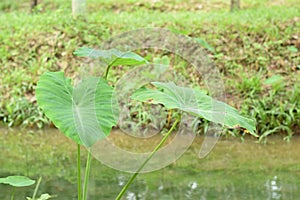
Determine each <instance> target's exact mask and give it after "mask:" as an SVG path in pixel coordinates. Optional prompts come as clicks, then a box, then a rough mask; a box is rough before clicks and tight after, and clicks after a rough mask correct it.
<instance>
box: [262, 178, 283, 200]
mask: <svg viewBox="0 0 300 200" xmlns="http://www.w3.org/2000/svg"><path fill="white" fill-rule="evenodd" d="M265 185H266V188H267V193H268V200H269V199H270V200H273V199H275V200H278V199H282V196H281V186H280V183H279V181H278V178H277V176H274V177H273V178H272V179H271V180H267V182H266V184H265Z"/></svg>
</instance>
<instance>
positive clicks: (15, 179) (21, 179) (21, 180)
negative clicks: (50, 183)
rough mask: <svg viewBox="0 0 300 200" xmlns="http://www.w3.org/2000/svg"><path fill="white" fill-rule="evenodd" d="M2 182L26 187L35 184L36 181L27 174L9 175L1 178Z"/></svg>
mask: <svg viewBox="0 0 300 200" xmlns="http://www.w3.org/2000/svg"><path fill="white" fill-rule="evenodd" d="M0 183H3V184H9V185H11V186H14V187H25V186H30V185H33V184H34V183H35V181H34V180H31V179H30V178H28V177H26V176H8V177H5V178H0Z"/></svg>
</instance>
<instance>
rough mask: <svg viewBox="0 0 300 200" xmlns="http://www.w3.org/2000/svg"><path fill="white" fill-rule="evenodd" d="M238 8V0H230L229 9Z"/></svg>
mask: <svg viewBox="0 0 300 200" xmlns="http://www.w3.org/2000/svg"><path fill="white" fill-rule="evenodd" d="M238 9H240V0H231V4H230V11H231V12H233V11H235V10H238Z"/></svg>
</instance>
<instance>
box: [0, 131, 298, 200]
mask: <svg viewBox="0 0 300 200" xmlns="http://www.w3.org/2000/svg"><path fill="white" fill-rule="evenodd" d="M126 138H127V137H126ZM126 138H125V137H122V134H121V133H119V132H114V133H113V134H112V135H111V139H112V140H114V141H115V142H116V144H118V145H120V146H123V148H128V149H130V148H138V150H139V151H145V149H146V150H149V149H151V148H152V146H153V147H154V144H155V143H156V142H158V141H159V140H160V137H159V136H157V137H155V138H152V139H151V140H149V141H148V142H147V141H144V143H143V145H138V143H137V142H136V143H134V144H135V145H132V144H133V143H132V141H128V140H127V139H126ZM202 141H203V138H202V137H200V136H199V137H197V138H196V140H195V141H194V143H193V145H192V146H191V147H190V148H189V149H188V151H187V152H186V153H185V154H184V155H183V156H182V157H181V158H180V159H179V160H177V161H176V162H174V163H172V164H171V165H170V166H168V167H166V168H164V169H162V170H159V171H155V172H151V173H145V174H140V175H139V176H138V178H137V180H136V181H135V182H134V184H133V185H132V187H130V188H129V191H128V192H127V194H126V197H125V198H124V199H129V200H135V199H136V200H137V199H149V200H152V199H159V200H172V199H174V200H181V199H182V200H184V199H192V200H194V199H201V200H205V199H220V200H221V199H222V200H223V199H228V200H229V199H230V200H234V199H236V200H243V199H245V200H248V199H257V200H261V199H274V200H275V199H299V198H300V145H299V143H300V138H299V137H293V138H292V141H291V142H290V143H287V142H285V141H283V140H282V138H280V137H272V138H270V139H268V142H267V144H258V143H256V142H255V140H254V139H251V138H246V140H245V142H241V140H239V139H234V138H227V139H226V138H223V139H221V140H220V141H219V142H218V143H217V145H216V147H215V148H214V150H213V151H212V152H211V153H210V154H209V156H207V157H206V158H204V159H199V158H198V156H197V155H198V152H199V149H200V145H201V142H202ZM133 146H134V147H133ZM0 150H1V157H0V166H1V168H0V177H4V176H8V175H14V174H15V175H25V176H29V177H31V178H33V179H38V177H40V176H42V177H43V180H42V184H41V187H40V188H39V195H40V194H41V193H49V194H52V195H55V196H56V198H55V199H76V190H77V188H76V187H77V186H76V144H74V143H73V142H72V141H71V140H69V139H67V138H66V137H64V136H63V135H62V134H60V133H59V132H58V131H57V130H55V129H49V130H44V131H38V130H7V129H0ZM85 157H86V152H85V149H84V148H83V155H82V162H84V160H85ZM82 165H83V166H84V164H82ZM129 176H130V174H128V173H124V172H119V171H117V170H114V169H111V168H109V167H107V166H104V165H102V164H101V163H100V162H99V161H96V160H93V163H92V169H91V176H90V177H91V178H90V184H89V198H88V199H90V200H94V199H95V200H98V199H114V198H115V197H116V196H117V194H118V192H119V191H120V190H121V188H122V186H123V185H124V184H125V183H126V181H127V180H128V178H129ZM33 190H34V186H30V187H24V188H12V187H10V186H7V185H0V199H4V200H6V199H10V197H11V194H14V197H15V199H25V197H26V196H32V193H33Z"/></svg>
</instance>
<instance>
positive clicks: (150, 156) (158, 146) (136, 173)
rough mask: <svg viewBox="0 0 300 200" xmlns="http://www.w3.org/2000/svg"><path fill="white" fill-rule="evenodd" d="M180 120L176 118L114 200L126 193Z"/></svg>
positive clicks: (118, 199)
mask: <svg viewBox="0 0 300 200" xmlns="http://www.w3.org/2000/svg"><path fill="white" fill-rule="evenodd" d="M179 121H180V118H178V119H177V120H176V121H175V122H174V124H173V125H172V127H171V128H170V130H169V131H168V132H167V133H166V134H165V135H164V137H163V139H162V140H161V141H160V143H159V144H158V145H157V146H156V147H155V149H154V150H153V151H152V152H151V154H150V155H149V156H148V157H147V159H146V160H145V161H144V162H143V164H142V165H141V166H140V167H139V169H138V170H137V171H136V172H135V173H134V174H133V175H132V176H131V178H130V179H129V181H128V182H127V183H126V185H125V186H124V187H123V188H122V190H121V192H120V193H119V195H118V196H117V197H116V199H115V200H120V199H121V198H122V196H123V195H124V194H125V192H126V191H127V189H128V187H129V186H130V185H131V183H132V182H133V181H134V179H135V178H136V177H137V175H138V174H139V173H140V171H141V170H142V169H143V168H144V167H145V165H146V164H147V163H148V161H149V160H150V159H151V158H152V157H153V156H154V154H155V153H156V152H157V151H158V150H159V149H160V148H161V146H162V145H163V144H164V143H165V141H166V140H167V138H168V137H169V135H170V134H171V133H172V132H173V130H174V129H175V128H176V125H177V124H178V123H179Z"/></svg>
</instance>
